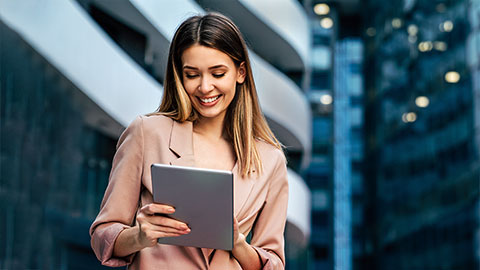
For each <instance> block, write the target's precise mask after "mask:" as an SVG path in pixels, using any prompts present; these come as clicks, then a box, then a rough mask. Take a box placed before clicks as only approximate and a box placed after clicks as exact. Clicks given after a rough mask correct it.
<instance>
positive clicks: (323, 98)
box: [320, 94, 333, 105]
mask: <svg viewBox="0 0 480 270" xmlns="http://www.w3.org/2000/svg"><path fill="white" fill-rule="evenodd" d="M320 102H321V103H322V104H323V105H330V104H332V102H333V98H332V96H331V95H329V94H325V95H322V96H321V97H320Z"/></svg>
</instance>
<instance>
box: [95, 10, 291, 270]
mask: <svg viewBox="0 0 480 270" xmlns="http://www.w3.org/2000/svg"><path fill="white" fill-rule="evenodd" d="M152 163H164V164H172V165H180V166H191V167H201V168H210V169H221V170H231V171H232V172H233V174H234V192H235V196H234V198H235V199H234V215H235V217H234V220H235V221H234V248H233V250H232V251H231V252H229V251H224V250H212V249H205V248H194V247H180V246H173V245H161V244H158V243H157V239H158V238H160V237H174V236H179V235H184V234H187V233H189V232H190V228H188V226H187V225H186V224H184V223H182V222H179V221H176V220H173V219H169V218H167V217H165V216H158V215H155V214H169V213H173V212H174V211H175V210H174V209H173V208H172V207H170V206H168V205H161V204H155V203H152V201H153V198H152V184H151V175H150V165H151V164H152ZM287 198H288V184H287V170H286V165H285V157H284V155H283V152H282V146H281V144H280V143H279V142H278V141H277V139H276V138H275V136H274V135H273V133H272V132H271V130H270V128H269V127H268V125H267V123H266V121H265V119H264V118H263V115H262V112H261V110H260V107H259V104H258V98H257V94H256V90H255V84H254V81H253V76H252V70H251V67H250V61H249V58H248V51H247V47H246V45H245V42H244V40H243V38H242V36H241V34H240V32H239V30H238V28H237V27H236V26H235V25H234V24H233V22H232V21H231V20H230V19H228V18H226V17H224V16H223V15H220V14H215V13H211V14H207V15H205V16H194V17H191V18H189V19H187V20H186V21H185V22H183V23H182V24H181V25H180V27H179V28H178V29H177V31H176V33H175V36H174V38H173V40H172V43H171V46H170V52H169V57H168V63H167V71H166V76H165V82H164V96H163V99H162V102H161V105H160V107H159V109H158V110H157V112H155V113H152V114H149V115H146V116H139V117H137V118H136V119H135V120H134V121H133V122H132V123H131V124H130V126H128V127H127V129H126V130H125V131H124V132H123V134H122V135H121V136H120V139H119V141H118V145H117V152H116V154H115V157H114V160H113V165H112V171H111V173H110V180H109V185H108V187H107V190H106V192H105V196H104V199H103V201H102V205H101V209H100V213H99V214H98V216H97V218H96V220H95V221H94V223H93V224H92V226H91V228H90V235H91V237H92V247H93V250H94V251H95V254H96V255H97V257H98V259H99V260H100V261H101V262H102V264H104V265H108V266H123V265H129V269H284V264H285V255H284V240H283V231H284V226H285V220H286V210H287ZM248 234H251V236H252V237H251V241H250V243H247V241H246V235H248Z"/></svg>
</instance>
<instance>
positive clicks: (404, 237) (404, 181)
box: [364, 0, 480, 269]
mask: <svg viewBox="0 0 480 270" xmlns="http://www.w3.org/2000/svg"><path fill="white" fill-rule="evenodd" d="M364 10H365V14H364V17H365V23H366V31H365V32H364V40H365V48H366V51H365V67H366V69H365V79H366V96H367V103H366V130H367V140H366V160H368V161H369V163H368V167H367V175H366V178H367V179H368V180H369V183H368V185H367V186H366V189H367V190H368V192H369V196H368V198H369V201H368V203H367V205H368V206H367V207H368V208H370V209H372V211H369V213H368V216H367V217H366V218H367V219H368V220H372V221H373V222H372V224H371V226H369V228H370V230H369V232H368V234H369V237H370V239H371V240H372V243H373V244H372V253H371V254H372V263H373V264H372V267H371V268H370V269H387V268H388V269H478V268H479V267H480V264H479V261H480V257H479V256H480V255H479V254H480V253H479V237H478V236H479V232H480V214H479V213H480V211H479V209H480V208H479V205H480V193H479V190H480V160H479V156H480V144H479V140H478V137H479V133H480V128H479V127H480V122H479V116H480V114H479V100H480V94H479V93H480V87H479V83H478V81H479V79H480V73H479V59H480V57H479V53H480V34H479V25H480V1H478V0H459V1H426V0H418V1H392V2H391V4H389V5H385V4H384V2H383V1H375V0H371V1H365V8H364ZM372 12H374V13H375V14H376V16H371V15H370V14H371V13H372Z"/></svg>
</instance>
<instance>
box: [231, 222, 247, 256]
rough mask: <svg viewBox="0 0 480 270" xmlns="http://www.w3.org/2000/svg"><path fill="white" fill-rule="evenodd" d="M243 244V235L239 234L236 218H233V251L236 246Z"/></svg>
mask: <svg viewBox="0 0 480 270" xmlns="http://www.w3.org/2000/svg"><path fill="white" fill-rule="evenodd" d="M243 242H245V235H243V233H240V231H239V229H238V221H237V218H236V217H233V248H234V249H235V247H236V246H238V245H241V244H243Z"/></svg>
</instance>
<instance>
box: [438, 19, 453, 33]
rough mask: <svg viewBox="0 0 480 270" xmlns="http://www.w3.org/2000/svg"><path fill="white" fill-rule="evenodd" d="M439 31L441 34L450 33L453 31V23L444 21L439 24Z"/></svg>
mask: <svg viewBox="0 0 480 270" xmlns="http://www.w3.org/2000/svg"><path fill="white" fill-rule="evenodd" d="M439 27H440V31H442V32H451V31H452V30H453V22H452V21H444V22H443V23H441V24H440V26H439Z"/></svg>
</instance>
